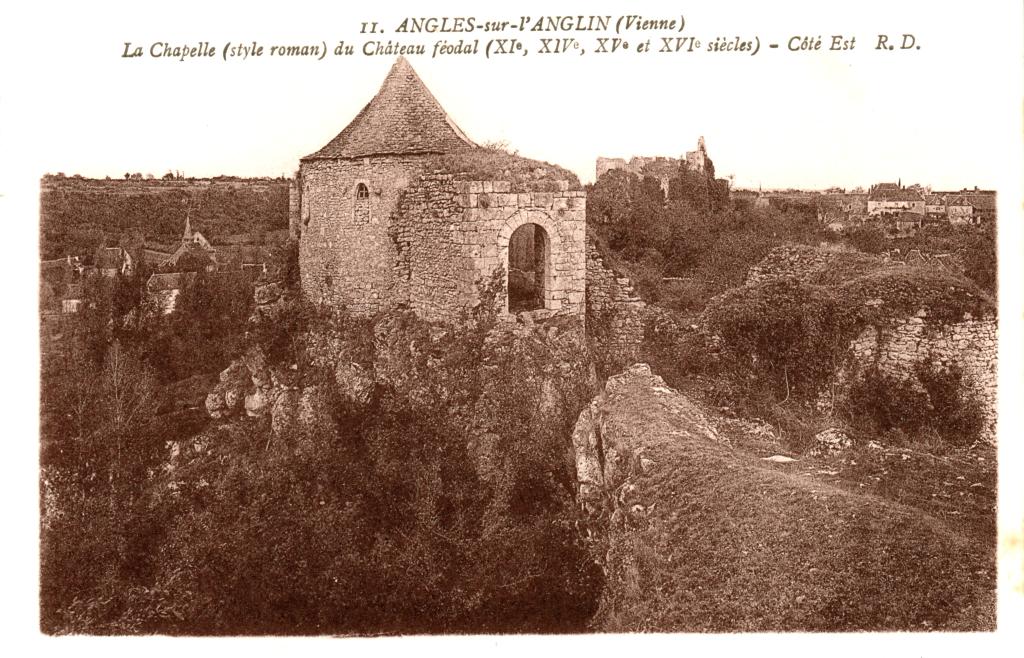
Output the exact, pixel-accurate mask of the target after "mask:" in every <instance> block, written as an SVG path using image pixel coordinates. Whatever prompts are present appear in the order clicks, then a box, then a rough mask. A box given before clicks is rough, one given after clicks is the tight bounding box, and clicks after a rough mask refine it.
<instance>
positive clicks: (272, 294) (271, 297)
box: [253, 281, 283, 306]
mask: <svg viewBox="0 0 1024 658" xmlns="http://www.w3.org/2000/svg"><path fill="white" fill-rule="evenodd" d="M282 292H283V289H282V288H281V284H280V283H277V282H276V281H275V282H272V283H265V284H263V285H260V286H257V287H256V289H255V290H254V291H253V297H254V299H255V301H256V304H257V306H265V305H267V304H273V303H274V302H276V301H277V300H279V299H281V294H282Z"/></svg>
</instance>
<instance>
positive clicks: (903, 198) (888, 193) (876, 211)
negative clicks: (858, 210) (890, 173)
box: [868, 183, 925, 217]
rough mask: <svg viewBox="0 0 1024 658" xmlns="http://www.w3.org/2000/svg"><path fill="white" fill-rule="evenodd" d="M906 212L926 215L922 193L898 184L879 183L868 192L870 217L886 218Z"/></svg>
mask: <svg viewBox="0 0 1024 658" xmlns="http://www.w3.org/2000/svg"><path fill="white" fill-rule="evenodd" d="M904 212H909V213H914V214H919V215H923V214H925V202H924V197H923V196H922V195H921V193H920V192H918V191H916V190H910V189H906V188H904V187H902V186H901V185H899V184H898V183H879V184H878V185H874V186H872V187H871V189H870V190H869V191H868V215H871V216H872V217H885V216H897V215H899V214H901V213H904Z"/></svg>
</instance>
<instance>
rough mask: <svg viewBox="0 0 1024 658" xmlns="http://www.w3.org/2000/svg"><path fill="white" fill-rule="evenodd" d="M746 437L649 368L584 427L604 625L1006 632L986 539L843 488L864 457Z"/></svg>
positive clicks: (624, 382)
mask: <svg viewBox="0 0 1024 658" xmlns="http://www.w3.org/2000/svg"><path fill="white" fill-rule="evenodd" d="M732 425H735V423H731V424H730V423H726V422H724V420H723V419H721V418H718V417H717V416H714V415H712V414H708V413H706V412H704V411H703V410H701V409H700V408H699V407H698V406H697V405H695V404H694V403H693V402H691V401H690V400H689V399H687V398H686V397H684V396H682V395H680V394H679V393H677V392H675V391H673V390H671V389H669V388H668V387H667V386H666V385H665V382H664V381H663V380H662V379H661V378H660V377H658V376H657V375H652V373H651V371H650V369H649V368H648V367H647V366H645V365H642V364H641V365H635V366H632V367H630V368H629V369H627V370H626V371H625V372H624V373H622V374H621V375H617V376H615V377H612V378H611V379H609V381H608V383H607V385H606V387H605V391H604V393H603V394H602V395H600V396H598V398H596V399H595V400H594V402H593V403H592V404H591V406H590V407H589V408H587V409H585V410H584V411H583V413H582V414H581V415H580V419H579V421H578V422H577V425H576V429H575V431H574V434H573V443H574V446H575V451H576V465H577V473H578V478H579V480H580V484H581V496H582V498H583V501H584V502H585V504H586V507H587V509H588V511H589V512H590V514H591V521H590V528H591V530H592V531H593V532H594V533H595V536H596V537H597V538H598V539H597V541H595V542H594V547H593V548H594V551H595V553H596V555H597V556H598V558H599V559H600V560H602V561H603V562H604V564H605V569H606V573H607V582H606V586H605V590H604V594H603V598H602V603H601V607H600V610H599V612H598V614H597V616H596V618H595V619H594V620H593V623H594V625H595V626H596V628H598V629H600V630H606V631H612V632H628V631H653V630H657V631H662V632H666V631H670V632H671V631H676V632H678V631H685V632H695V631H696V632H700V631H716V632H722V631H759V632H764V631H851V630H875V631H878V630H936V629H945V630H984V629H991V628H993V626H994V622H995V614H994V613H995V609H994V606H995V601H994V595H993V592H994V577H995V561H994V551H993V547H994V542H992V541H990V540H989V539H990V538H986V539H985V540H981V541H980V539H981V537H979V536H978V534H979V532H981V533H984V532H985V531H977V530H972V529H971V528H970V527H969V526H963V525H961V526H957V525H950V524H947V523H946V522H945V521H943V520H940V519H939V518H937V517H936V516H933V515H932V512H934V511H936V509H935V508H934V506H933V508H932V509H930V510H929V509H923V508H925V507H928V506H929V503H927V502H924V503H923V504H921V503H918V502H917V501H914V500H910V499H900V500H897V499H895V498H894V497H893V496H890V495H885V493H884V490H881V489H874V491H877V492H878V493H870V494H869V493H864V492H865V491H872V489H870V488H869V489H865V488H864V486H865V485H864V484H863V483H860V484H859V486H858V483H856V482H851V483H844V482H843V481H842V477H841V478H840V479H839V480H837V479H836V478H835V475H836V474H837V473H839V472H840V471H841V470H843V469H842V467H841V464H843V463H847V462H848V463H851V464H852V463H854V462H853V461H852V460H842V459H837V458H814V457H801V458H797V459H793V458H789V459H788V460H787V459H781V460H780V459H779V458H776V459H775V460H770V459H767V458H768V457H772V456H774V455H777V454H778V453H777V452H776V451H777V450H779V447H778V446H777V445H772V444H771V442H770V441H763V442H762V443H761V444H760V445H756V444H751V443H749V442H747V441H744V440H742V439H740V440H737V438H736V437H734V436H732V434H733V432H730V431H727V429H726V428H729V427H731V426H732ZM858 459H861V457H860V455H858ZM907 459H908V457H902V458H899V459H897V463H902V462H904V461H906V460H907ZM982 463H983V462H982ZM951 470H952V469H951ZM962 472H963V473H965V474H967V475H969V476H970V478H971V479H974V478H975V477H981V476H980V475H979V474H978V473H975V472H972V471H969V470H964V471H962ZM932 475H933V476H934V475H935V474H934V473H933V474H932ZM943 475H945V476H946V477H948V478H949V479H950V480H954V479H955V478H956V475H954V474H952V473H945V474H943ZM990 475H991V474H990ZM939 477H940V479H941V478H942V475H940V476H939ZM867 479H868V478H865V480H867ZM960 479H961V480H965V481H967V480H966V478H965V477H963V476H961V478H960ZM985 482H986V483H983V484H978V485H975V486H974V488H972V489H971V490H970V491H971V495H972V496H975V495H983V496H987V503H986V504H987V512H983V515H985V516H988V517H991V515H992V509H993V506H994V500H992V494H993V489H992V486H991V485H992V484H993V483H992V482H991V481H985ZM944 484H947V485H948V484H950V483H949V482H945V483H944ZM965 486H966V485H965ZM934 487H935V489H936V490H937V491H938V490H941V489H943V487H942V486H941V485H939V484H938V483H934ZM979 487H981V489H979ZM946 489H947V491H948V490H949V488H948V487H946ZM982 491H983V492H984V493H975V492H982ZM935 495H936V494H933V496H935ZM961 496H964V494H961ZM945 497H946V498H949V496H948V495H946V496H945ZM963 500H964V499H963V498H961V501H963ZM919 504H920V505H921V506H920V507H919V506H918V505H919ZM961 504H963V503H961ZM953 514H954V516H952V517H950V518H963V517H957V516H956V515H959V514H961V512H958V511H955V510H954V512H953Z"/></svg>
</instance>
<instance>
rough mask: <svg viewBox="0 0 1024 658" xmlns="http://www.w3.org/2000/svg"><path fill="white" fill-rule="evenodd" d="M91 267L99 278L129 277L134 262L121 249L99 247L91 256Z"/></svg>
mask: <svg viewBox="0 0 1024 658" xmlns="http://www.w3.org/2000/svg"><path fill="white" fill-rule="evenodd" d="M93 265H94V266H95V267H96V271H97V272H99V274H100V275H101V276H105V277H114V276H118V275H121V276H131V274H132V272H134V271H135V261H134V260H133V259H132V257H131V254H129V253H128V251H127V250H126V249H124V248H123V247H100V248H99V249H97V250H96V253H95V254H94V255H93Z"/></svg>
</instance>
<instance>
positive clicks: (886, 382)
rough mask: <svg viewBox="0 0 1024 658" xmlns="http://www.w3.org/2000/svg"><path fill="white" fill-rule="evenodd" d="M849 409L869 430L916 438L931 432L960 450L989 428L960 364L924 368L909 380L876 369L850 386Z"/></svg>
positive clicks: (922, 366)
mask: <svg viewBox="0 0 1024 658" xmlns="http://www.w3.org/2000/svg"><path fill="white" fill-rule="evenodd" d="M849 409H850V413H851V415H852V416H853V420H854V422H855V423H857V424H859V425H861V426H862V427H866V428H867V429H870V430H874V431H878V432H888V433H893V434H894V435H909V436H910V437H911V438H913V437H915V436H918V437H919V436H921V435H922V434H923V433H924V432H926V431H930V432H932V433H934V434H936V435H938V436H940V437H941V438H942V439H943V440H944V441H946V442H947V443H949V444H951V445H958V446H959V445H968V444H970V443H972V442H973V441H976V440H977V439H978V437H979V435H980V433H981V430H982V428H983V426H984V416H983V414H982V412H981V407H980V405H979V403H978V401H977V399H976V398H975V397H974V396H973V395H972V394H971V393H970V390H969V388H968V387H967V386H965V383H964V375H963V372H962V371H961V370H960V368H958V367H956V366H952V367H950V368H945V369H941V368H936V367H934V366H926V365H921V366H919V367H918V368H916V369H915V371H914V372H913V374H912V376H910V377H908V378H897V377H893V376H891V375H888V374H885V373H883V372H881V371H880V370H879V369H878V368H872V369H870V370H868V371H867V372H866V373H864V375H863V376H862V377H861V378H859V379H858V380H857V381H856V382H855V383H854V385H853V386H852V387H851V388H850V394H849Z"/></svg>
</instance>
